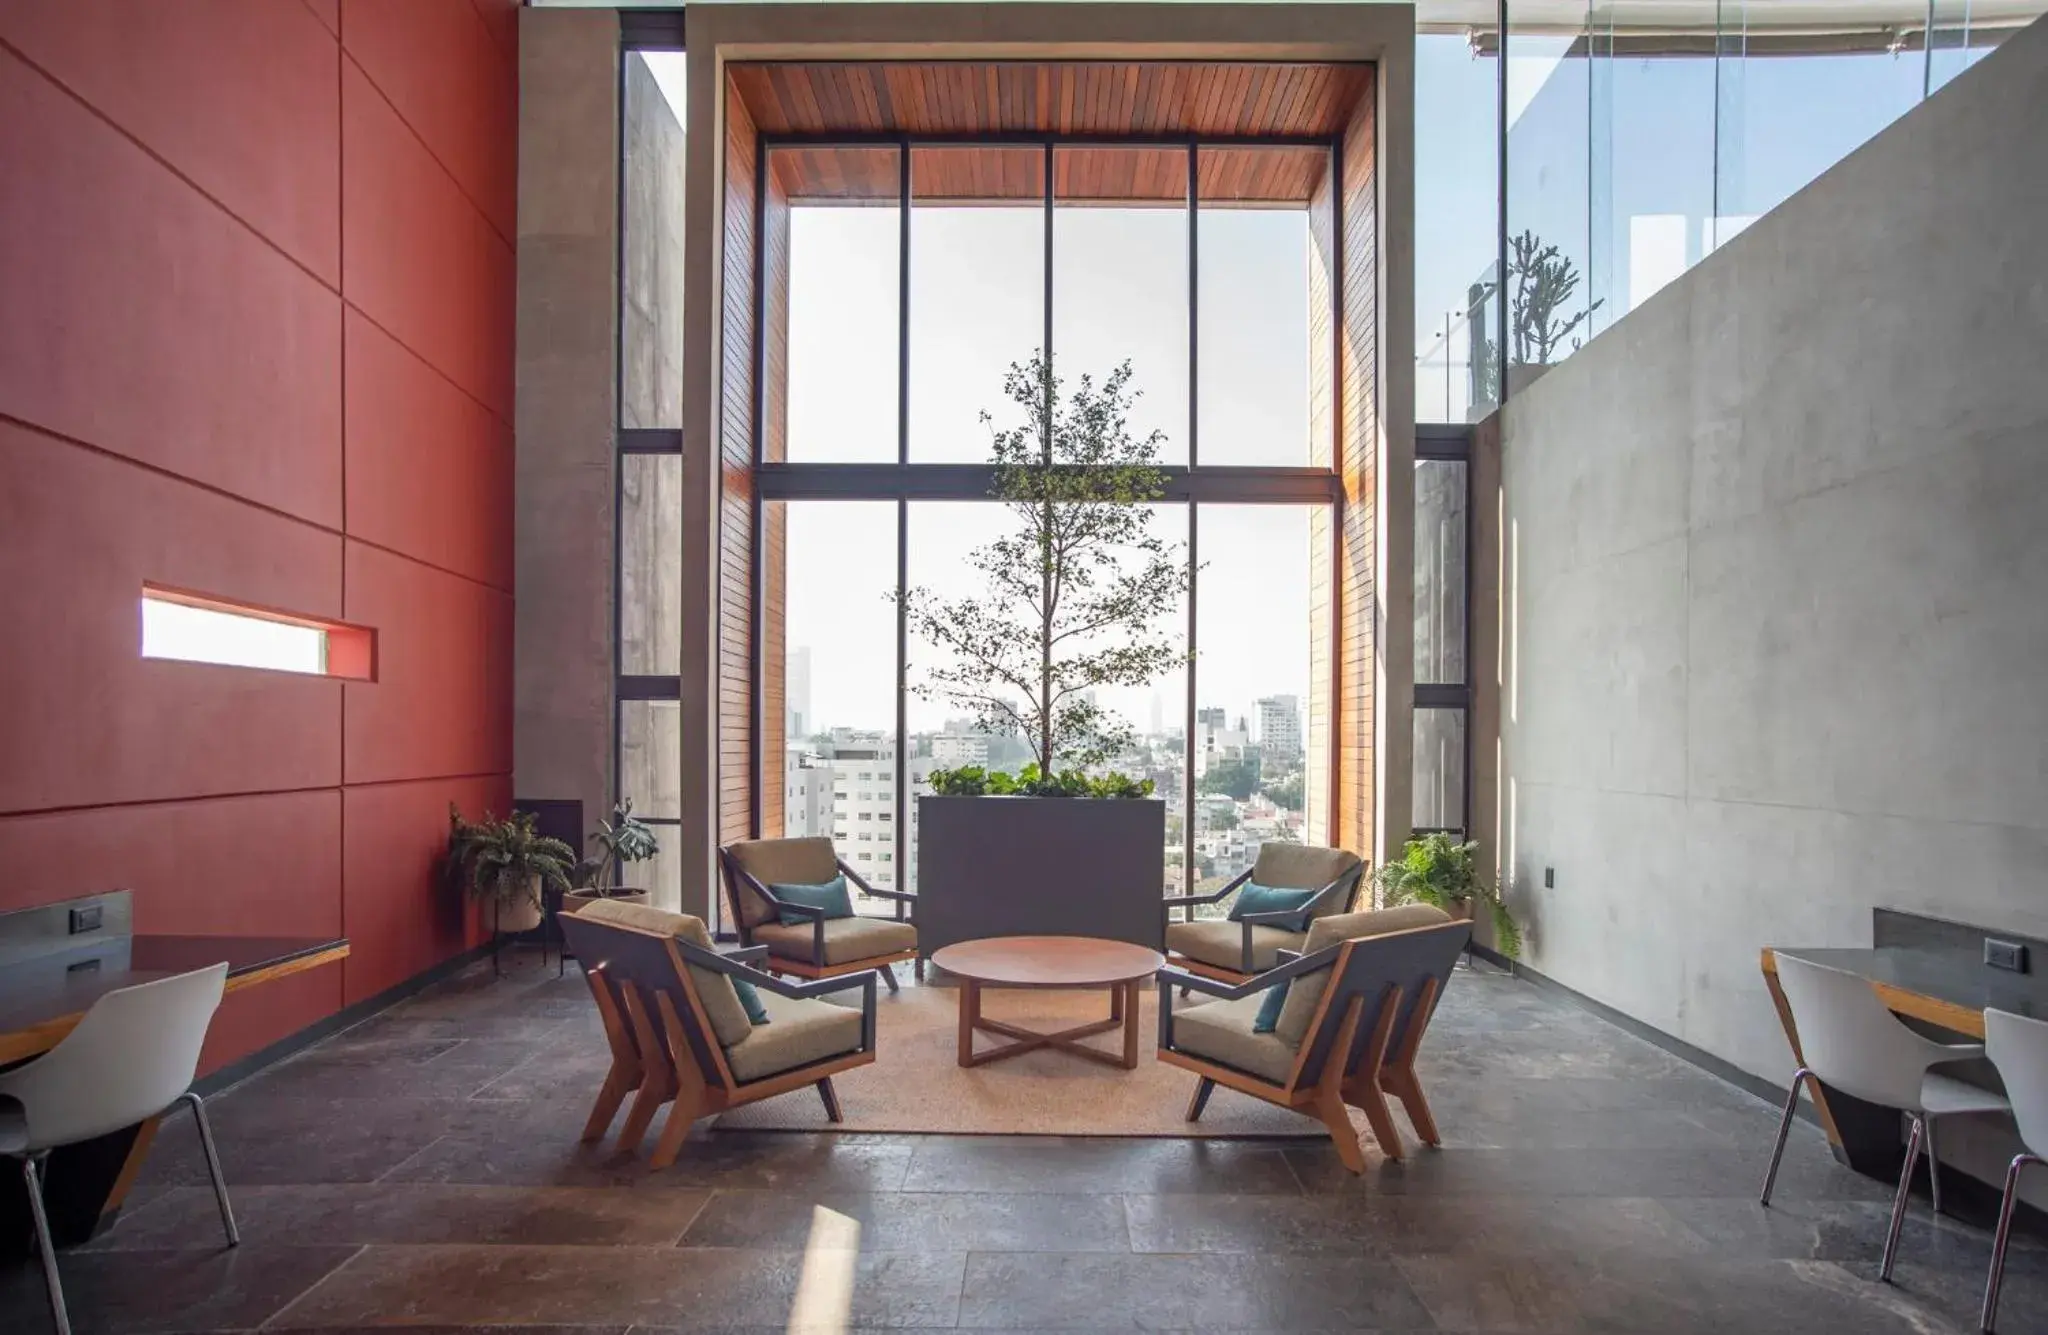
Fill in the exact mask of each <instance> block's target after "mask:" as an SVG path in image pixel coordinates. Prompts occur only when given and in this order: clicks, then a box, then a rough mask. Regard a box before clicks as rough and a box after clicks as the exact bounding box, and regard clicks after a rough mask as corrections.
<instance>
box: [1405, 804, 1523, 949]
mask: <svg viewBox="0 0 2048 1335" xmlns="http://www.w3.org/2000/svg"><path fill="white" fill-rule="evenodd" d="M1478 848H1479V845H1478V844H1476V843H1465V844H1461V843H1459V842H1457V841H1456V840H1455V839H1453V838H1451V836H1449V835H1447V834H1425V835H1423V836H1422V837H1420V838H1418V839H1410V840H1409V841H1408V843H1407V845H1406V846H1405V847H1404V848H1403V849H1402V850H1401V858H1400V861H1398V862H1389V863H1388V864H1387V865H1386V866H1384V867H1381V868H1380V869H1379V870H1378V871H1375V872H1374V873H1373V881H1374V882H1375V883H1376V884H1377V885H1378V886H1379V888H1380V890H1381V892H1382V893H1383V894H1384V895H1385V896H1386V899H1387V903H1388V904H1389V905H1393V904H1434V905H1436V906H1437V907H1438V908H1440V909H1443V910H1444V911H1445V912H1447V913H1450V912H1456V911H1457V909H1458V908H1459V906H1460V905H1461V904H1462V903H1463V902H1464V901H1466V900H1474V901H1477V902H1479V903H1482V904H1484V905H1486V908H1487V911H1488V912H1489V913H1490V914H1492V916H1493V940H1494V944H1495V945H1496V946H1498V947H1499V948H1500V953H1501V954H1503V955H1506V956H1507V957H1509V958H1510V959H1513V958H1515V957H1516V956H1518V955H1520V954H1521V953H1522V929H1521V926H1520V925H1519V924H1517V923H1516V922H1515V920H1514V917H1513V916H1512V915H1511V914H1509V912H1508V907H1507V905H1506V904H1504V903H1502V902H1501V897H1500V887H1498V886H1496V885H1495V884H1493V882H1492V881H1491V880H1490V879H1488V878H1487V877H1486V876H1485V875H1484V874H1483V873H1482V872H1481V871H1480V868H1479V864H1478V860H1477V859H1476V858H1475V857H1474V856H1473V855H1474V853H1476V852H1477V851H1478Z"/></svg>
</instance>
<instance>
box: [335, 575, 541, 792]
mask: <svg viewBox="0 0 2048 1335" xmlns="http://www.w3.org/2000/svg"><path fill="white" fill-rule="evenodd" d="M347 560H348V613H347V616H346V617H344V618H343V619H344V620H347V621H353V622H356V623H358V624H361V625H366V626H375V627H377V628H378V636H379V639H378V648H377V680H376V681H375V682H367V683H356V682H351V683H349V684H348V686H347V687H346V690H347V692H348V696H347V702H346V709H345V711H344V715H345V719H346V723H345V726H344V742H343V748H344V749H343V754H344V761H343V772H344V780H345V781H346V782H348V783H384V782H388V781H390V780H393V779H412V778H428V777H435V778H439V777H446V776H451V775H470V774H509V773H510V772H511V770H512V746H511V741H512V691H511V678H510V675H509V674H508V673H507V672H505V671H504V666H505V665H506V664H508V663H510V662H511V659H512V600H511V598H509V597H507V596H506V595H505V594H503V593H501V592H499V591H498V590H496V589H492V588H488V587H486V586H484V585H482V584H478V583H475V582H474V581H471V580H466V579H463V578H462V577H461V576H459V575H450V574H447V573H445V572H443V571H439V570H435V569H432V568H431V567H428V566H423V565H421V564H419V563H418V562H417V561H409V560H407V559H405V558H404V557H402V556H393V555H392V554H391V553H389V552H385V551H379V550H378V549H377V548H374V547H365V546H363V545H362V544H360V543H355V542H351V543H350V544H349V545H348V556H347Z"/></svg>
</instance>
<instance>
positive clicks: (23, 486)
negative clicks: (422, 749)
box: [0, 422, 341, 811]
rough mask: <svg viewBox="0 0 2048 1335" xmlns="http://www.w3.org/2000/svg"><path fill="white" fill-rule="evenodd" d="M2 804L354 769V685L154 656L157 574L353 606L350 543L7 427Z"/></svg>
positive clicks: (272, 780) (279, 600)
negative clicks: (350, 719) (346, 562)
mask: <svg viewBox="0 0 2048 1335" xmlns="http://www.w3.org/2000/svg"><path fill="white" fill-rule="evenodd" d="M0 567H4V568H5V569H6V570H7V571H8V578H7V579H5V580H0V624H5V625H6V626H7V628H8V641H7V643H8V647H7V650H6V651H5V652H4V653H0V759H4V763H0V811H27V810H36V809H41V808H49V807H72V806H87V805H93V804H99V803H108V802H138V801H148V800H153V799H161V798H176V797H194V796H198V795H201V794H206V793H246V792H259V791H265V790H270V789H279V788H313V787H319V786H322V785H332V784H335V783H338V782H340V779H341V685H340V683H339V682H335V681H330V680H326V679H324V678H319V677H301V676H294V675H290V674H286V673H279V672H255V671H250V670H248V669H245V668H228V667H218V666H214V665H212V664H205V663H176V662H168V661H164V660H156V659H144V658H143V657H142V656H141V649H142V611H141V598H142V585H143V581H145V580H153V581H156V582H158V583H163V584H169V585H173V586H175V587H178V588H187V589H195V590H200V591H203V592H206V593H212V594H218V595H221V596H223V597H227V598H233V599H236V600H239V601H246V602H250V603H255V604H260V605H263V606H267V607H278V608H283V609H287V610H290V611H295V612H300V613H304V614H305V615H308V616H329V617H331V616H338V615H339V614H340V612H341V605H340V600H339V597H338V595H339V593H340V581H341V539H340V538H339V537H337V536H336V535H334V534H331V533H327V532H323V531H322V530H320V529H317V528H314V527H312V526H311V525H308V524H302V523H300V522H298V521H297V520H293V519H287V518H285V517H284V516H282V515H277V514H272V513H270V512H269V511H265V510H259V509H257V508H255V507H254V506H251V505H248V504H246V503H244V502H242V501H236V500H231V499H229V498H227V497H225V496H221V495H218V494H216V493H213V492H210V491H207V490H205V489H203V488H200V487H195V486H192V485H191V484H190V483H186V482H181V481H179V480H177V479H176V478H171V477H166V476H164V475H163V474H161V473H152V472H149V471H147V470H146V469H141V468H136V467H134V466H133V465H130V464H127V463H125V462H123V461H122V460H120V459H116V458H114V457H112V456H110V455H104V454H95V453H93V452H92V451H90V450H84V449H80V448H79V447H77V446H75V445H72V444H69V443H68V442H65V441H61V440H56V439H54V438H52V437H49V436H45V435H41V434H39V433H37V432H33V431H29V430H27V429H25V428H22V427H18V426H13V425H10V424H8V423H5V422H0Z"/></svg>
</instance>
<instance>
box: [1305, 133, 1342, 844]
mask: <svg viewBox="0 0 2048 1335" xmlns="http://www.w3.org/2000/svg"><path fill="white" fill-rule="evenodd" d="M1336 193H1337V183H1336V181H1335V180H1334V179H1333V178H1332V176H1331V175H1330V173H1329V171H1328V170H1327V167H1326V169H1325V170H1324V172H1323V173H1322V175H1321V177H1320V179H1318V181H1317V182H1316V186H1315V190H1314V193H1313V194H1311V195H1310V196H1309V201H1308V239H1309V269H1308V282H1309V296H1308V383H1309V423H1308V438H1309V462H1310V463H1312V464H1315V465H1317V466H1319V467H1323V468H1327V467H1329V466H1330V462H1331V459H1332V457H1333V450H1334V447H1335V437H1334V433H1335V431H1336V427H1337V420H1338V419H1337V395H1336V389H1335V387H1336V375H1337V326H1336V314H1337V311H1336V296H1337V282H1338V279H1339V276H1340V266H1339V261H1338V244H1337V211H1336ZM1335 526H1336V515H1335V513H1334V511H1332V510H1331V509H1330V508H1328V507H1323V506H1318V507H1316V508H1315V509H1313V510H1311V511H1310V512H1309V530H1308V531H1309V550H1308V567H1309V599H1308V608H1309V617H1310V619H1311V620H1312V622H1313V623H1314V624H1313V628H1312V630H1311V633H1310V637H1309V655H1308V730H1307V732H1306V733H1305V734H1304V736H1303V738H1302V776H1301V778H1302V787H1301V791H1302V795H1303V797H1304V799H1305V801H1306V803H1307V807H1308V810H1307V816H1308V828H1307V830H1306V831H1305V835H1306V837H1307V840H1308V842H1310V843H1319V844H1328V843H1331V842H1333V839H1332V836H1333V834H1334V832H1335V829H1336V825H1335V822H1334V820H1333V812H1332V805H1333V799H1334V797H1335V789H1334V781H1335V771H1334V770H1333V768H1332V767H1331V764H1330V737H1331V728H1332V727H1334V726H1335V722H1336V719H1335V712H1336V711H1335V705H1336V701H1335V699H1334V697H1333V692H1332V686H1333V685H1334V676H1333V673H1334V670H1335V663H1336V657H1335V649H1336V645H1335V643H1334V638H1333V634H1332V631H1333V630H1334V628H1335V626H1336V624H1337V616H1336V609H1335V607H1333V606H1332V600H1333V599H1335V597H1336V596H1337V580H1336V570H1335V567H1334V564H1333V562H1332V561H1331V559H1330V553H1331V550H1332V547H1333V544H1334V542H1335V534H1334V530H1335Z"/></svg>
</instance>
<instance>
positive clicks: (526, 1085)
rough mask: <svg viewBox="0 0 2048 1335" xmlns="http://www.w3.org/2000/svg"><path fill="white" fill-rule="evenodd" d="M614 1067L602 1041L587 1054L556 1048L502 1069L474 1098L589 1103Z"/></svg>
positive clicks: (478, 1089)
mask: <svg viewBox="0 0 2048 1335" xmlns="http://www.w3.org/2000/svg"><path fill="white" fill-rule="evenodd" d="M450 1055H451V1056H452V1055H454V1054H450ZM611 1065H612V1062H611V1052H610V1050H609V1049H608V1048H606V1047H605V1045H604V1043H603V1042H602V1041H601V1040H599V1041H596V1042H594V1043H593V1045H592V1047H591V1048H590V1049H589V1050H588V1051H584V1052H577V1051H574V1050H573V1049H567V1048H556V1049H553V1050H551V1051H547V1052H543V1053H540V1054H538V1055H535V1056H532V1057H530V1058H529V1059H528V1060H526V1061H523V1062H519V1063H516V1064H514V1065H511V1066H508V1067H502V1068H500V1069H499V1070H498V1072H497V1073H496V1074H494V1075H492V1077H491V1078H490V1079H489V1080H488V1081H487V1082H486V1083H484V1084H483V1085H481V1086H479V1087H478V1088H477V1090H476V1093H475V1095H474V1097H476V1098H479V1099H509V1100H513V1101H516V1102H524V1101H526V1100H529V1099H549V1098H577V1099H583V1100H586V1101H588V1100H592V1099H595V1098H596V1097H597V1091H598V1089H599V1087H600V1086H602V1085H603V1084H604V1079H605V1076H606V1075H607V1074H608V1073H609V1072H610V1070H611ZM478 1069H481V1068H478Z"/></svg>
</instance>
